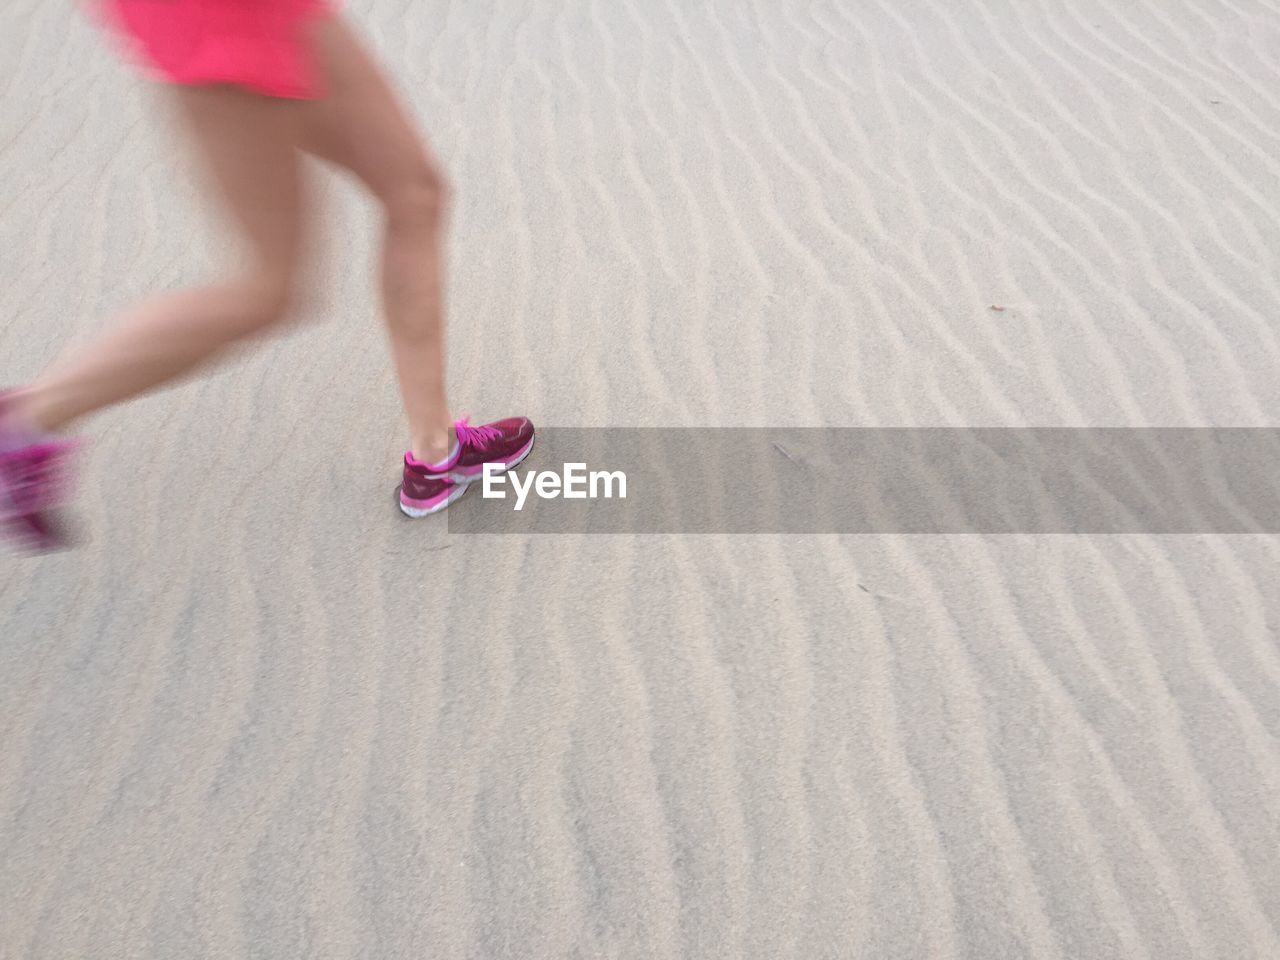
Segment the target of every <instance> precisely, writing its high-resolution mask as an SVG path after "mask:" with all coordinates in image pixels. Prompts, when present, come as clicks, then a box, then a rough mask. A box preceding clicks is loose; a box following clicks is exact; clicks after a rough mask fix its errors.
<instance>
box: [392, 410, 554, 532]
mask: <svg viewBox="0 0 1280 960" xmlns="http://www.w3.org/2000/svg"><path fill="white" fill-rule="evenodd" d="M453 426H454V431H455V432H456V434H457V438H458V441H457V445H456V446H455V448H454V451H453V453H452V455H450V457H449V458H448V459H447V460H444V461H443V462H441V463H436V464H426V463H422V462H421V461H419V460H416V459H415V458H414V456H413V454H412V453H406V454H405V455H404V482H403V483H402V484H401V486H400V509H401V511H403V512H404V514H405V515H406V516H410V517H425V516H427V515H428V514H431V513H436V512H438V511H440V510H443V509H444V508H445V507H447V506H449V504H451V503H453V502H454V501H455V500H457V499H458V498H459V497H461V496H462V495H463V494H464V493H466V492H467V487H468V486H469V485H470V484H471V482H472V481H473V480H478V479H479V478H480V476H481V475H482V474H483V473H484V465H485V464H486V463H492V464H495V465H496V469H497V471H498V472H499V473H503V472H505V471H507V470H510V469H511V468H512V467H514V466H515V465H516V464H517V463H519V462H520V461H521V460H523V459H524V458H525V457H527V456H528V455H529V451H530V450H532V449H533V438H534V433H533V423H532V421H530V420H529V418H528V417H510V418H508V419H506V420H496V421H494V422H493V423H487V424H485V425H484V426H481V427H473V426H471V425H470V424H469V423H467V418H466V417H463V418H462V419H461V420H459V421H457V422H456V423H454V425H453Z"/></svg>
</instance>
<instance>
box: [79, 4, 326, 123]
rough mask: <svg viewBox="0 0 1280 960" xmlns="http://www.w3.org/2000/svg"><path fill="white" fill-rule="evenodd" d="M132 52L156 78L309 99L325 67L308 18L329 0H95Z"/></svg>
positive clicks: (323, 8) (319, 13)
mask: <svg viewBox="0 0 1280 960" xmlns="http://www.w3.org/2000/svg"><path fill="white" fill-rule="evenodd" d="M97 3H98V5H99V6H100V7H101V9H102V12H103V14H104V15H105V18H106V20H107V22H108V23H109V24H110V25H111V26H112V27H113V28H114V32H115V33H116V34H117V35H118V36H119V37H120V38H121V40H122V41H123V43H124V46H125V51H126V54H127V55H128V56H129V58H130V59H131V60H133V61H135V62H136V63H138V64H139V65H141V66H142V68H143V69H144V70H146V72H147V73H149V74H150V75H151V76H153V77H155V78H156V79H159V80H162V81H164V82H168V83H179V84H185V85H197V86H203V85H206V84H215V83H229V84H234V85H236V86H240V87H244V88H246V89H248V90H252V91H255V92H257V93H261V94H265V95H266V96H270V97H290V98H294V99H303V100H309V99H313V98H315V97H318V96H319V95H320V93H321V84H320V73H319V70H318V69H317V68H316V65H315V63H314V61H313V57H312V55H311V50H310V48H309V46H308V45H307V42H306V36H305V27H306V24H307V21H308V20H310V19H312V18H315V17H319V16H323V15H325V14H326V13H327V12H328V5H327V3H326V0H97Z"/></svg>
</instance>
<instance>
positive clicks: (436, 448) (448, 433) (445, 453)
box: [410, 426, 458, 464]
mask: <svg viewBox="0 0 1280 960" xmlns="http://www.w3.org/2000/svg"><path fill="white" fill-rule="evenodd" d="M457 445H458V441H457V437H456V435H455V433H454V429H453V427H452V426H449V427H446V428H443V429H437V430H430V431H427V432H426V433H423V434H419V435H418V436H416V437H414V439H413V444H412V446H411V447H410V450H411V452H412V453H413V458H414V459H415V460H417V461H418V462H419V463H426V464H439V463H444V462H445V461H446V460H448V459H449V458H450V457H452V456H453V453H454V450H455V449H456V448H457Z"/></svg>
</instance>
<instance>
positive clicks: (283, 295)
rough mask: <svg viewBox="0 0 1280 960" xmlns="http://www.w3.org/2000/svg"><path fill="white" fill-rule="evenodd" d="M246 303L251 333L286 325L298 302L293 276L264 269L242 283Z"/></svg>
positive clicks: (248, 326) (247, 319)
mask: <svg viewBox="0 0 1280 960" xmlns="http://www.w3.org/2000/svg"><path fill="white" fill-rule="evenodd" d="M240 294H241V298H242V303H243V309H242V311H241V315H242V316H243V318H244V320H245V325H246V327H247V328H248V332H253V331H256V330H265V329H267V328H270V327H275V326H279V325H281V324H283V323H284V322H285V321H286V320H287V319H288V318H289V317H290V316H292V314H293V312H294V307H295V305H296V301H297V290H296V284H295V283H294V281H293V278H292V276H289V275H286V274H281V273H274V272H263V273H259V274H256V275H253V276H251V277H249V278H247V279H246V280H244V281H243V282H242V283H241V285H240Z"/></svg>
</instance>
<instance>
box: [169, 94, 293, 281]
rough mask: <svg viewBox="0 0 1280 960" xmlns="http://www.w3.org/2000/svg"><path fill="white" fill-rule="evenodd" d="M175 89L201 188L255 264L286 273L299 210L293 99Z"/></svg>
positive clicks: (291, 256) (289, 264) (289, 268)
mask: <svg viewBox="0 0 1280 960" xmlns="http://www.w3.org/2000/svg"><path fill="white" fill-rule="evenodd" d="M174 90H175V96H176V98H177V102H178V109H179V114H180V116H181V118H182V121H183V124H184V126H185V128H186V130H187V131H188V133H189V135H190V139H191V142H192V144H193V145H194V147H195V151H196V154H197V155H198V158H199V160H200V162H201V165H202V166H203V168H204V172H205V174H206V180H207V183H208V191H207V192H208V194H209V196H210V197H211V198H212V199H213V201H214V204H215V205H216V206H217V207H218V208H219V210H220V211H221V212H222V213H223V214H225V215H226V217H227V219H228V220H229V221H230V223H231V225H232V227H233V228H235V230H236V231H237V233H239V235H240V237H241V238H242V239H243V241H244V242H245V245H246V247H247V248H248V252H249V254H250V255H251V256H252V257H253V260H254V263H253V266H254V268H255V269H258V270H269V271H272V272H278V273H280V274H290V275H291V274H292V273H293V271H294V270H295V269H296V267H297V262H298V259H299V255H300V252H301V247H302V236H303V213H304V202H303V183H302V171H301V157H300V153H299V132H298V131H299V129H300V124H301V116H300V114H299V110H298V106H299V105H298V103H297V102H296V101H290V100H281V99H273V98H270V97H264V96H260V95H258V94H254V93H250V92H248V91H245V90H242V89H239V88H237V87H230V86H209V87H175V88H174Z"/></svg>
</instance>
